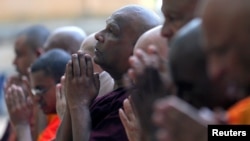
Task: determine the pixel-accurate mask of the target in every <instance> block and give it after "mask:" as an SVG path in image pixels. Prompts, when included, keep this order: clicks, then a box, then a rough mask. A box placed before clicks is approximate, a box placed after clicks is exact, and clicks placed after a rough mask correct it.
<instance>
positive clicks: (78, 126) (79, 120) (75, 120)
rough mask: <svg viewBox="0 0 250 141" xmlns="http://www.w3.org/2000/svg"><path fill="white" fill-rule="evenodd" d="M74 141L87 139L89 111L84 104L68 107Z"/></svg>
mask: <svg viewBox="0 0 250 141" xmlns="http://www.w3.org/2000/svg"><path fill="white" fill-rule="evenodd" d="M70 112H71V119H72V129H73V140H74V141H89V136H90V125H91V120H90V113H89V108H88V106H86V105H82V106H79V107H74V108H72V109H70Z"/></svg>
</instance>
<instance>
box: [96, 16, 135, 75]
mask: <svg viewBox="0 0 250 141" xmlns="http://www.w3.org/2000/svg"><path fill="white" fill-rule="evenodd" d="M127 16H128V15H126V13H125V12H124V11H118V12H116V13H114V14H113V15H112V16H111V17H109V18H108V19H107V21H106V28H105V29H103V30H101V31H100V32H98V33H96V35H95V38H96V40H97V41H98V42H97V44H96V46H95V56H94V61H95V62H96V63H97V64H99V65H100V66H101V67H102V68H103V69H104V70H106V71H110V70H112V71H116V73H117V72H118V73H121V74H122V73H124V72H126V71H127V68H128V67H129V64H128V58H129V56H130V55H131V54H132V52H133V46H134V43H133V42H134V41H133V40H134V36H135V35H134V32H135V31H133V29H134V27H133V26H135V27H136V25H132V24H131V22H130V21H129V20H126V19H127ZM130 16H133V15H130Z"/></svg>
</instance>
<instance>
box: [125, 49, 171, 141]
mask: <svg viewBox="0 0 250 141" xmlns="http://www.w3.org/2000/svg"><path fill="white" fill-rule="evenodd" d="M164 62H165V60H164V59H163V58H161V57H160V55H159V53H158V51H157V49H156V47H154V46H150V47H149V48H148V50H147V52H143V51H142V50H139V49H138V50H136V51H135V54H134V55H133V56H132V57H130V64H131V68H130V70H129V77H130V79H133V80H134V81H135V84H134V85H135V87H136V90H135V91H133V92H132V94H131V100H132V106H133V108H134V109H135V111H136V115H138V118H139V121H140V125H141V129H142V135H141V137H143V138H141V140H155V139H156V138H155V131H156V128H155V126H154V124H153V123H152V120H151V116H152V114H153V109H152V107H153V103H154V101H155V100H156V99H158V98H162V97H164V96H166V95H168V94H170V93H172V92H170V91H171V90H172V88H171V80H170V78H169V75H168V69H167V66H166V65H165V64H166V63H164ZM142 105H143V106H142ZM145 109H147V110H145Z"/></svg>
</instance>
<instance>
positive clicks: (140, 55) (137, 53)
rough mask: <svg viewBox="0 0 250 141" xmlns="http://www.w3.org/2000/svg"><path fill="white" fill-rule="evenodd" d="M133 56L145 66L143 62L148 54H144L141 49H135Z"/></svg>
mask: <svg viewBox="0 0 250 141" xmlns="http://www.w3.org/2000/svg"><path fill="white" fill-rule="evenodd" d="M134 56H136V57H137V58H138V59H139V61H140V62H141V63H142V64H144V65H145V61H147V60H146V59H147V58H148V54H147V53H146V52H144V51H143V50H141V49H137V50H136V51H135V54H134Z"/></svg>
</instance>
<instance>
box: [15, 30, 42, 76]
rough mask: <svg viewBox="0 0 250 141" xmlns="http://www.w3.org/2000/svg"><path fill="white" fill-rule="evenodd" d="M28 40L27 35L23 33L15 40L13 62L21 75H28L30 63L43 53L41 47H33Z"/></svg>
mask: <svg viewBox="0 0 250 141" xmlns="http://www.w3.org/2000/svg"><path fill="white" fill-rule="evenodd" d="M26 40H27V38H26V36H25V35H23V36H19V37H18V38H17V39H16V42H15V59H14V60H13V64H14V65H15V67H16V70H17V72H18V73H19V75H21V76H22V75H24V76H28V68H29V66H30V64H31V63H32V62H34V61H35V60H36V59H37V57H39V56H40V55H41V53H42V51H41V50H40V49H37V50H36V49H31V47H30V46H29V45H28V44H27V43H26Z"/></svg>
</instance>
